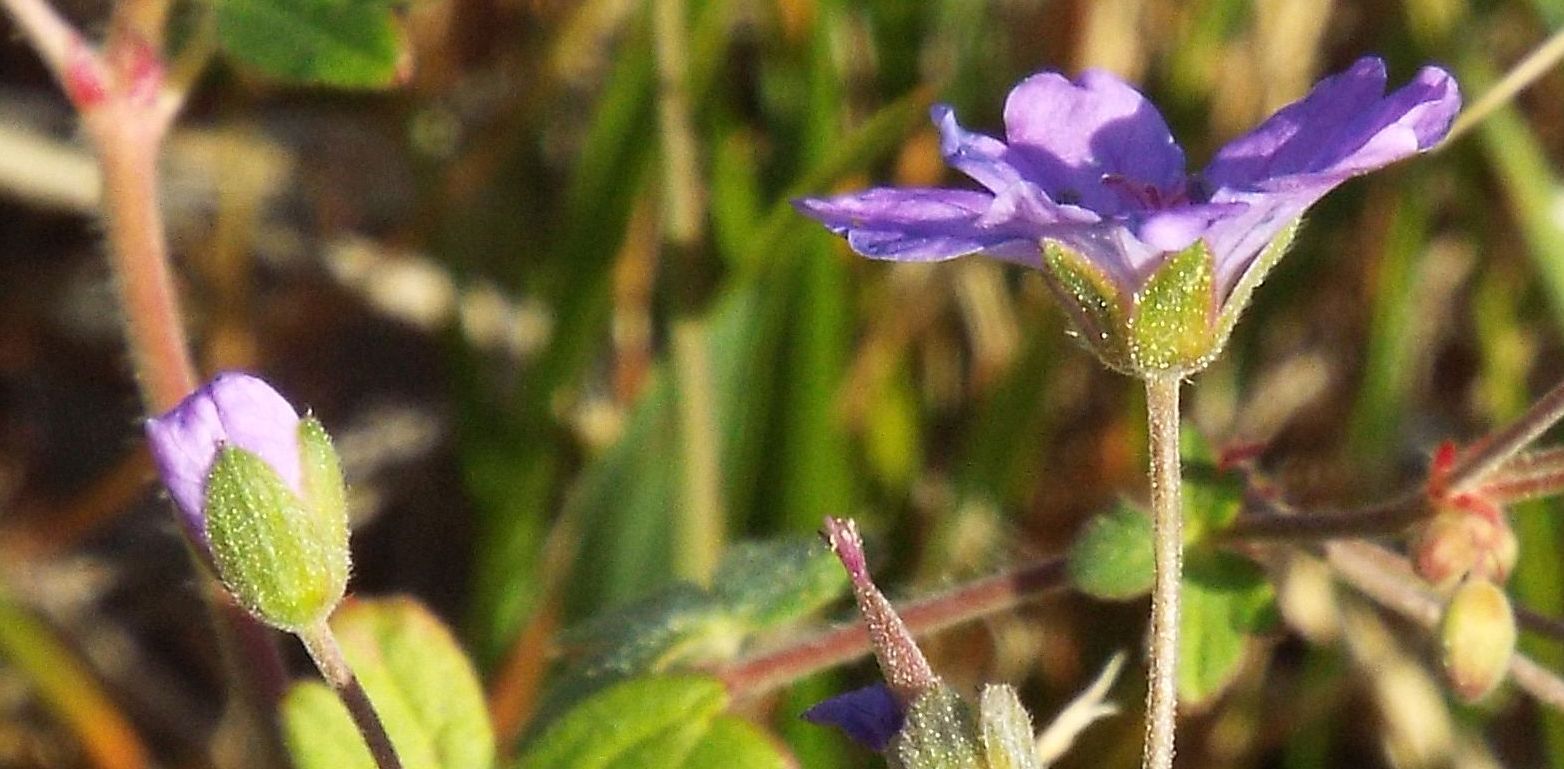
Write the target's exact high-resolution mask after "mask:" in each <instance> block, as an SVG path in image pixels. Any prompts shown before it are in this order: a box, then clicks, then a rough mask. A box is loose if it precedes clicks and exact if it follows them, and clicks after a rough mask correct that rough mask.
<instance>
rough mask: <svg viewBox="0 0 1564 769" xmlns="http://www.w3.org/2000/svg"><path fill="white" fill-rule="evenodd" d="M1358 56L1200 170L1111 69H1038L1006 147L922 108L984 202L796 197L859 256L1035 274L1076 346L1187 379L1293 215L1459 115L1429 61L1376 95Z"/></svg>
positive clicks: (895, 191) (864, 195) (1377, 79)
mask: <svg viewBox="0 0 1564 769" xmlns="http://www.w3.org/2000/svg"><path fill="white" fill-rule="evenodd" d="M1385 83H1386V76H1385V65H1384V62H1383V61H1381V60H1380V59H1377V58H1363V59H1359V60H1358V61H1357V62H1356V63H1355V64H1353V65H1352V66H1351V67H1350V68H1348V69H1347V70H1346V71H1344V72H1341V73H1338V74H1336V75H1333V76H1331V77H1328V78H1326V79H1324V80H1322V81H1320V82H1319V83H1318V84H1317V85H1315V87H1314V89H1313V90H1312V91H1310V93H1309V94H1308V95H1307V96H1305V97H1304V98H1303V99H1301V100H1299V101H1297V102H1294V103H1293V104H1290V105H1288V106H1286V107H1284V108H1282V109H1281V110H1280V111H1279V112H1277V113H1276V114H1275V115H1272V116H1271V117H1270V118H1269V119H1267V120H1266V121H1265V122H1264V123H1261V124H1260V126H1259V127H1257V128H1255V129H1254V130H1253V131H1251V132H1249V133H1248V134H1246V135H1244V136H1241V137H1239V138H1238V139H1236V140H1234V141H1233V142H1231V143H1229V144H1228V145H1227V146H1226V147H1224V148H1222V150H1221V151H1219V152H1218V153H1217V154H1216V157H1215V158H1213V159H1212V161H1211V163H1210V164H1209V165H1208V166H1207V167H1206V169H1205V170H1204V171H1203V172H1202V173H1200V174H1197V175H1193V176H1192V175H1189V174H1188V173H1187V172H1186V171H1185V163H1184V153H1183V150H1182V149H1180V148H1179V146H1178V143H1177V142H1175V141H1174V140H1173V137H1172V135H1171V133H1170V132H1169V130H1168V126H1167V123H1166V122H1164V121H1163V119H1162V116H1161V115H1160V114H1159V113H1158V112H1157V110H1156V108H1155V107H1153V106H1152V105H1151V103H1150V102H1148V101H1147V100H1146V99H1145V97H1143V96H1141V94H1140V93H1138V92H1137V91H1136V90H1135V89H1134V88H1132V87H1130V86H1129V85H1127V84H1125V83H1124V82H1123V81H1121V80H1119V79H1118V78H1116V77H1114V76H1113V75H1111V74H1109V73H1107V72H1103V71H1098V70H1091V71H1087V72H1085V73H1083V74H1082V75H1081V76H1080V77H1079V78H1078V79H1077V80H1076V81H1074V82H1072V81H1070V80H1068V79H1067V78H1065V77H1064V76H1062V75H1059V74H1057V73H1053V72H1044V73H1040V74H1037V75H1033V76H1032V77H1029V78H1027V79H1026V80H1024V81H1022V82H1021V84H1020V85H1018V86H1016V87H1015V89H1014V90H1012V91H1011V92H1010V97H1009V99H1008V100H1007V101H1006V103H1005V114H1004V120H1005V133H1006V138H1007V140H1008V141H1007V142H1002V141H999V140H998V139H995V138H993V137H990V136H985V135H983V134H978V133H972V132H969V131H966V130H964V129H963V128H962V127H961V126H960V125H958V124H957V123H956V119H955V115H954V114H953V112H952V111H951V109H950V108H949V107H947V106H945V105H936V106H935V107H934V109H933V110H932V115H933V119H934V123H935V125H936V126H937V127H938V128H939V131H940V137H941V150H942V151H943V154H944V156H945V159H946V161H947V162H948V163H950V165H952V166H954V167H955V168H956V169H957V170H960V171H961V172H962V173H965V174H966V175H967V176H970V177H971V178H972V179H973V180H975V181H976V182H978V183H979V184H980V185H982V186H983V187H985V188H986V190H985V191H979V190H957V189H927V188H879V189H872V190H868V191H865V192H860V193H854V194H849V195H843V196H839V197H832V198H805V199H801V200H799V201H797V202H796V205H797V207H798V208H799V210H800V211H802V212H803V213H805V214H807V215H809V216H811V217H813V218H815V219H817V220H819V221H820V222H822V223H823V224H825V225H826V226H827V227H829V228H830V229H831V230H832V231H833V232H836V233H837V234H840V235H844V236H845V237H846V238H847V241H848V243H849V244H850V245H851V246H852V248H853V249H854V250H855V251H857V252H859V253H861V254H863V255H865V256H869V257H873V258H876V259H889V260H894V261H938V260H943V259H950V258H954V257H958V256H963V255H966V254H974V253H982V254H986V255H988V256H992V257H995V258H999V259H1003V260H1006V261H1010V262H1015V263H1019V264H1023V265H1027V266H1031V267H1037V268H1041V269H1043V270H1044V273H1045V275H1047V276H1048V278H1049V284H1050V286H1051V287H1052V288H1053V289H1054V292H1055V293H1056V294H1057V295H1058V296H1059V297H1060V298H1061V299H1062V300H1063V301H1064V303H1065V305H1066V307H1067V309H1068V311H1069V313H1070V315H1071V318H1072V320H1073V321H1074V322H1075V324H1076V325H1077V327H1078V330H1079V331H1080V332H1081V335H1082V337H1083V338H1084V339H1085V340H1086V341H1087V342H1088V344H1090V345H1091V346H1092V347H1093V349H1094V350H1096V352H1097V353H1098V354H1099V355H1100V356H1101V357H1102V358H1103V359H1104V361H1105V362H1107V363H1108V364H1109V365H1110V366H1112V367H1114V368H1116V369H1119V370H1122V371H1126V372H1128V373H1132V374H1140V375H1146V374H1150V373H1158V372H1173V373H1191V372H1193V371H1197V370H1199V369H1200V368H1202V367H1204V366H1205V365H1206V364H1207V363H1209V362H1210V360H1211V358H1212V357H1214V356H1215V354H1216V353H1217V352H1218V351H1219V350H1220V348H1221V345H1222V342H1223V341H1224V340H1225V338H1226V335H1227V333H1228V331H1230V330H1231V326H1232V322H1233V321H1235V320H1236V317H1237V314H1238V312H1239V311H1241V310H1242V308H1243V305H1244V304H1245V303H1247V300H1248V295H1249V293H1250V292H1251V291H1252V290H1253V289H1254V287H1255V286H1256V285H1258V283H1259V281H1260V279H1261V278H1263V277H1264V274H1265V272H1266V271H1267V270H1269V269H1270V267H1271V266H1272V265H1273V264H1274V263H1275V260H1276V259H1277V258H1279V257H1280V255H1281V252H1282V251H1284V250H1285V248H1286V245H1287V242H1288V241H1289V240H1290V238H1291V234H1292V230H1293V229H1294V227H1295V225H1296V223H1297V221H1298V219H1299V217H1300V216H1301V215H1302V214H1303V212H1304V211H1305V210H1306V209H1307V208H1308V207H1309V206H1310V205H1312V204H1313V203H1314V202H1315V201H1317V200H1319V199H1320V197H1322V196H1323V195H1324V194H1325V193H1327V192H1329V191H1330V190H1331V189H1332V188H1334V187H1335V186H1336V185H1338V184H1341V183H1342V182H1343V181H1346V180H1347V179H1349V178H1351V177H1353V176H1357V175H1359V174H1362V173H1366V172H1368V171H1372V170H1374V169H1376V168H1380V167H1382V166H1385V165H1387V164H1389V163H1392V162H1394V161H1396V160H1399V159H1401V158H1404V157H1407V156H1408V155H1412V154H1414V153H1417V152H1421V151H1423V150H1427V149H1429V148H1430V147H1433V146H1434V145H1435V144H1437V143H1438V142H1439V141H1440V140H1441V139H1442V138H1444V136H1445V134H1446V133H1447V132H1448V131H1449V128H1450V123H1451V121H1452V120H1453V118H1454V116H1455V114H1456V112H1457V111H1458V110H1459V109H1460V103H1461V101H1460V95H1459V93H1458V91H1457V88H1456V84H1455V81H1454V79H1452V78H1451V76H1450V74H1449V73H1448V72H1446V71H1444V70H1443V69H1440V68H1438V67H1425V68H1423V69H1422V70H1420V71H1419V72H1418V73H1417V75H1416V76H1415V77H1414V78H1413V79H1412V82H1410V83H1409V84H1407V85H1405V86H1403V87H1402V88H1400V89H1398V90H1396V91H1394V92H1392V93H1390V94H1389V95H1386V94H1385Z"/></svg>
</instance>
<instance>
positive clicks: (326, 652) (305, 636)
mask: <svg viewBox="0 0 1564 769" xmlns="http://www.w3.org/2000/svg"><path fill="white" fill-rule="evenodd" d="M299 640H301V641H303V642H304V648H305V650H307V651H308V652H309V653H310V659H311V660H314V661H315V667H316V668H319V669H320V674H321V677H323V678H325V679H326V683H327V684H330V686H331V688H332V689H333V690H335V691H336V692H337V696H338V697H339V698H341V699H342V704H343V705H345V706H347V709H348V714H349V715H351V716H352V717H353V725H354V726H357V727H358V731H359V734H361V735H363V737H364V744H365V745H367V746H368V747H369V754H370V756H372V757H373V758H374V759H375V766H378V767H380V769H402V761H401V759H399V758H397V755H396V748H394V747H392V745H391V735H389V734H387V733H386V727H385V724H383V723H381V721H380V714H379V713H376V712H375V706H374V704H373V703H371V702H370V701H369V695H368V694H366V693H365V692H364V687H363V685H361V684H360V683H359V682H358V676H355V675H353V669H352V668H351V667H349V666H348V661H347V658H346V657H344V656H342V647H340V646H338V645H337V637H336V635H335V634H334V633H332V632H331V626H330V625H327V624H326V623H325V621H324V620H323V621H321V622H320V624H318V625H316V626H314V627H312V628H309V629H308V630H305V631H304V632H301V633H299Z"/></svg>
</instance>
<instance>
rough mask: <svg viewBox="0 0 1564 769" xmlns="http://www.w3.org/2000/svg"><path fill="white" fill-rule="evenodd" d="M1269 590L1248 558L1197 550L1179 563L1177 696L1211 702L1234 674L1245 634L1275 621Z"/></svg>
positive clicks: (1193, 702)
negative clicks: (1180, 607)
mask: <svg viewBox="0 0 1564 769" xmlns="http://www.w3.org/2000/svg"><path fill="white" fill-rule="evenodd" d="M1274 600H1275V596H1274V591H1273V590H1272V588H1271V583H1269V582H1267V581H1266V579H1265V573H1264V572H1263V571H1261V570H1260V567H1258V566H1256V565H1255V564H1254V563H1253V562H1251V561H1249V560H1246V559H1244V558H1242V557H1239V556H1236V555H1233V554H1231V553H1226V552H1221V551H1205V550H1196V551H1192V552H1190V553H1189V554H1188V557H1187V559H1186V561H1185V564H1184V582H1183V592H1182V597H1181V601H1182V603H1183V621H1182V624H1181V626H1180V632H1181V635H1180V637H1179V671H1178V691H1179V699H1180V700H1182V701H1184V702H1187V703H1189V704H1191V705H1198V704H1200V703H1204V702H1207V701H1210V700H1211V699H1212V698H1214V697H1216V696H1217V695H1218V694H1221V692H1222V690H1223V689H1225V688H1226V687H1227V685H1228V684H1229V683H1231V682H1232V680H1233V678H1234V677H1235V676H1236V675H1238V671H1239V669H1240V667H1241V665H1242V664H1243V661H1244V652H1245V650H1246V649H1247V648H1248V645H1249V637H1250V636H1251V635H1252V634H1254V633H1255V632H1258V631H1260V630H1262V629H1264V628H1266V627H1268V626H1269V625H1270V624H1271V623H1273V622H1274V621H1275V606H1274Z"/></svg>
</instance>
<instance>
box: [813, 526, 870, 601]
mask: <svg viewBox="0 0 1564 769" xmlns="http://www.w3.org/2000/svg"><path fill="white" fill-rule="evenodd" d="M825 540H826V544H828V545H830V546H831V552H832V553H835V554H836V557H837V558H838V559H839V560H841V562H842V566H843V567H844V568H846V569H847V576H849V577H851V578H852V581H853V585H854V586H857V585H858V584H860V583H864V584H871V585H872V583H871V582H870V580H869V566H868V563H867V560H866V559H865V558H864V555H863V538H862V537H860V536H858V523H857V522H856V521H854V520H852V519H851V518H848V519H842V518H826V519H825Z"/></svg>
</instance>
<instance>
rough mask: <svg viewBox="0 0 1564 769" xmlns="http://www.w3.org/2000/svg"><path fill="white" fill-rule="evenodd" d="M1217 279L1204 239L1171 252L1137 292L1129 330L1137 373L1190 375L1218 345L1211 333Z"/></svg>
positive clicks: (1210, 357) (1130, 347) (1130, 349)
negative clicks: (1181, 249)
mask: <svg viewBox="0 0 1564 769" xmlns="http://www.w3.org/2000/svg"><path fill="white" fill-rule="evenodd" d="M1215 292H1216V277H1215V267H1214V265H1213V262H1212V259H1211V251H1210V249H1208V248H1206V244H1205V241H1203V240H1197V241H1195V243H1194V244H1193V245H1191V246H1190V247H1189V248H1186V249H1184V250H1183V251H1179V252H1178V253H1176V254H1173V255H1172V256H1169V257H1168V258H1167V260H1166V261H1164V262H1163V263H1162V266H1160V267H1158V268H1157V271H1156V272H1153V273H1152V274H1151V277H1150V278H1147V280H1146V284H1145V285H1144V286H1142V287H1141V289H1140V290H1139V291H1137V292H1136V293H1135V298H1134V302H1133V305H1134V307H1133V309H1132V311H1131V315H1130V321H1129V325H1128V328H1127V331H1128V337H1129V351H1130V362H1131V365H1132V366H1133V367H1134V371H1135V373H1137V374H1138V375H1140V376H1146V375H1148V374H1164V373H1175V374H1181V375H1182V374H1189V373H1193V372H1196V371H1199V370H1200V369H1202V368H1205V366H1206V364H1208V363H1210V362H1211V359H1212V358H1214V357H1215V356H1216V353H1217V352H1218V351H1219V350H1220V347H1219V346H1218V345H1217V344H1216V337H1215V335H1214V334H1213V333H1212V329H1211V322H1212V320H1213V316H1214V315H1215V312H1216V298H1215V297H1216V293H1215Z"/></svg>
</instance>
